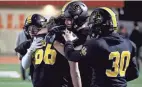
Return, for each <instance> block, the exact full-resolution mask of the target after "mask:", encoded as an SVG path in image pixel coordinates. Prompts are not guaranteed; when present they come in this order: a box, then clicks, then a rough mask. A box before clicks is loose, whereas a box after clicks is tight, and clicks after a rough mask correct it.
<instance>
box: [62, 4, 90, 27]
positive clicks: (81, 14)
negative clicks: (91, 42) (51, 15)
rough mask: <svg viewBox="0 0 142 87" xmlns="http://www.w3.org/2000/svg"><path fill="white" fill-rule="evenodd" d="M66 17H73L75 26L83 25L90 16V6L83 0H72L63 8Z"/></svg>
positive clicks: (63, 14)
mask: <svg viewBox="0 0 142 87" xmlns="http://www.w3.org/2000/svg"><path fill="white" fill-rule="evenodd" d="M62 16H63V17H64V18H71V19H73V21H74V23H73V28H75V27H77V26H81V25H82V24H83V23H84V22H85V20H86V18H87V17H88V7H87V6H86V5H85V4H84V3H83V2H81V1H72V2H69V3H67V4H65V5H64V7H63V8H62Z"/></svg>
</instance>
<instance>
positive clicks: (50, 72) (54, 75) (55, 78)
mask: <svg viewBox="0 0 142 87" xmlns="http://www.w3.org/2000/svg"><path fill="white" fill-rule="evenodd" d="M40 37H45V36H44V35H43V36H42V35H40ZM42 43H43V45H44V47H43V48H41V49H37V50H36V51H35V53H34V54H33V58H32V59H33V60H32V62H33V64H34V72H33V85H34V87H73V86H72V81H71V77H70V71H69V64H68V61H67V60H66V59H65V58H64V56H62V55H61V54H60V53H59V52H58V51H56V49H55V48H54V47H53V44H51V43H48V44H47V43H45V42H44V41H43V42H42Z"/></svg>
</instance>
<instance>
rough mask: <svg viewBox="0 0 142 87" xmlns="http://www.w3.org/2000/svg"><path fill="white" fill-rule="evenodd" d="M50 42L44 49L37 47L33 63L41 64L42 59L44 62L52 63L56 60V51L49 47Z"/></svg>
mask: <svg viewBox="0 0 142 87" xmlns="http://www.w3.org/2000/svg"><path fill="white" fill-rule="evenodd" d="M51 46H52V45H51V44H48V45H47V46H46V49H45V53H44V51H43V49H38V50H36V52H35V64H41V62H42V61H44V63H45V64H49V65H53V64H54V63H55V61H56V55H57V52H56V51H55V50H54V49H51Z"/></svg>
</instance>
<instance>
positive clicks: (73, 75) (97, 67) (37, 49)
mask: <svg viewBox="0 0 142 87" xmlns="http://www.w3.org/2000/svg"><path fill="white" fill-rule="evenodd" d="M117 31H118V25H117V19H116V15H115V13H114V12H113V11H112V10H111V9H110V8H107V7H97V8H95V9H94V10H93V12H92V13H91V15H88V8H87V6H86V5H85V4H84V3H83V2H81V1H72V2H69V3H67V4H66V5H65V6H64V7H63V9H62V12H61V15H59V16H58V17H52V18H50V19H49V21H47V19H46V18H45V17H43V16H42V15H39V14H33V15H30V16H28V17H27V19H26V21H25V24H24V32H25V34H26V36H28V37H29V39H28V40H26V41H24V42H22V43H21V44H20V45H18V46H17V47H16V49H15V50H16V52H18V53H19V54H20V55H21V56H22V58H21V63H22V67H23V68H24V69H28V68H30V73H31V80H32V84H33V87H127V82H128V81H131V80H134V79H136V78H137V77H138V75H139V74H138V69H137V64H136V59H135V55H136V54H135V53H136V47H135V45H134V44H133V42H131V41H130V40H129V39H128V38H126V37H125V36H123V35H120V34H119V33H118V32H117Z"/></svg>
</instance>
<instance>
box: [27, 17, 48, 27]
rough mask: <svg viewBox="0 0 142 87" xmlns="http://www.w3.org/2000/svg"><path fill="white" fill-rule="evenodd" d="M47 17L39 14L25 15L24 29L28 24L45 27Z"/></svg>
mask: <svg viewBox="0 0 142 87" xmlns="http://www.w3.org/2000/svg"><path fill="white" fill-rule="evenodd" d="M46 22H47V19H46V18H45V17H43V16H41V15H39V14H33V15H30V16H28V17H27V19H26V21H25V24H24V29H26V30H27V29H28V27H29V26H30V25H35V26H36V27H38V28H44V27H46Z"/></svg>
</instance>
